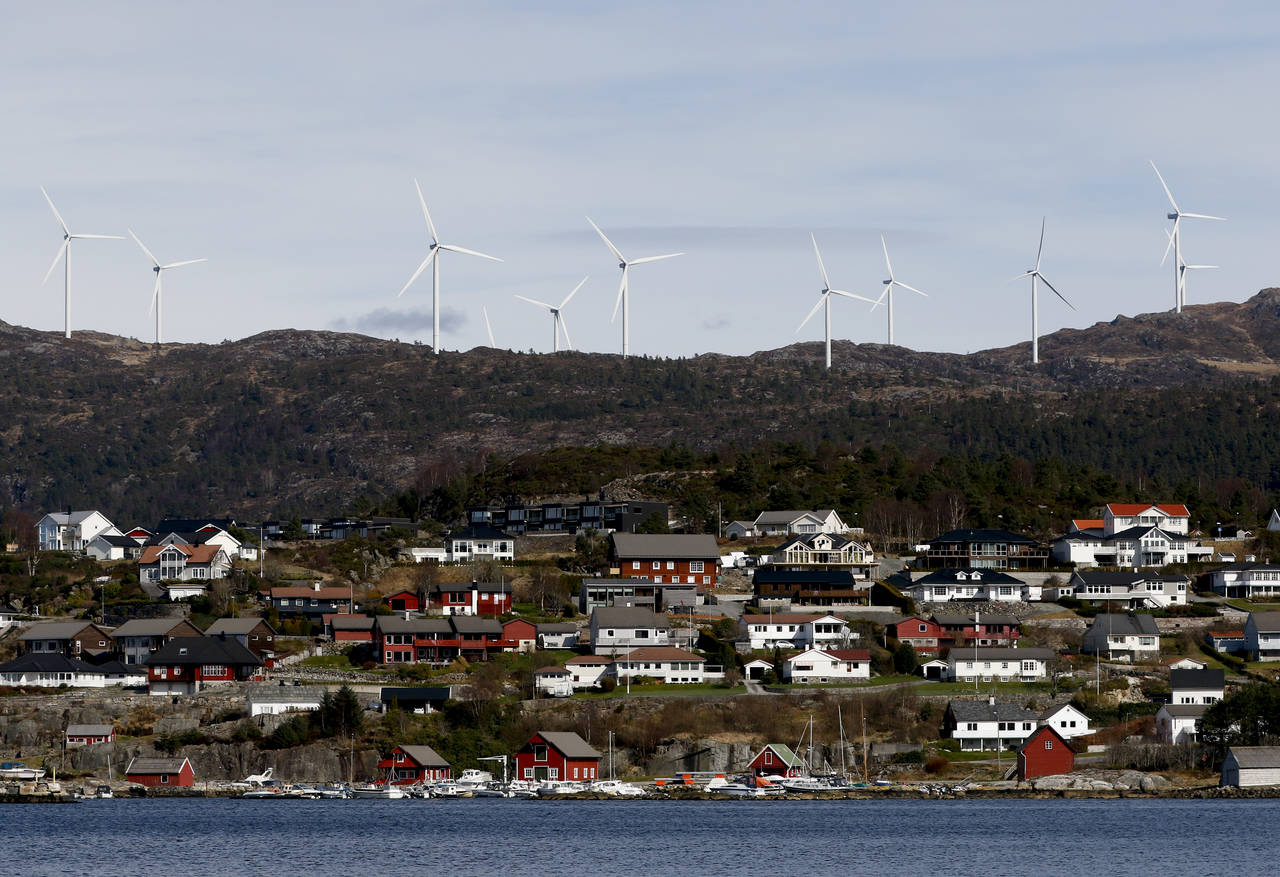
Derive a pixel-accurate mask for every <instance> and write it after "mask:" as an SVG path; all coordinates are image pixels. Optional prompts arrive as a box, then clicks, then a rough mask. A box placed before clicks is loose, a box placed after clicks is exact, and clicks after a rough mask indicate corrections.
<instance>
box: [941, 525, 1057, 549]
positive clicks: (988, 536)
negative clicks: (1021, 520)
mask: <svg viewBox="0 0 1280 877" xmlns="http://www.w3.org/2000/svg"><path fill="white" fill-rule="evenodd" d="M935 542H1012V543H1015V544H1018V545H1035V544H1036V540H1034V539H1031V538H1029V537H1027V536H1019V535H1018V534H1017V533H1011V532H1009V531H1008V530H997V529H981V530H967V529H966V530H950V531H948V532H946V533H943V534H942V535H941V536H935V537H934V538H932V539H930V540H929V543H930V544H933V543H935Z"/></svg>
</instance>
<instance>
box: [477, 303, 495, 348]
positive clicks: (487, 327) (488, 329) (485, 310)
mask: <svg viewBox="0 0 1280 877" xmlns="http://www.w3.org/2000/svg"><path fill="white" fill-rule="evenodd" d="M480 311H481V313H483V314H484V330H485V331H486V332H488V333H489V346H490V347H492V348H494V349H495V350H496V349H497V347H498V342H496V341H494V340H493V326H491V325H490V324H489V309H488V308H487V307H485V306H484V305H480Z"/></svg>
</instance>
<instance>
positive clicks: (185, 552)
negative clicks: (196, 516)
mask: <svg viewBox="0 0 1280 877" xmlns="http://www.w3.org/2000/svg"><path fill="white" fill-rule="evenodd" d="M230 570H231V558H230V557H229V556H228V554H227V552H225V551H223V550H222V548H220V547H219V546H217V545H181V544H177V543H173V544H168V545H148V546H146V547H145V548H143V549H142V554H141V555H140V556H139V557H138V580H139V581H142V582H194V583H196V584H198V585H200V586H201V587H200V588H199V589H198V590H199V592H203V590H204V588H203V583H204V582H208V581H211V580H213V579H222V578H226V576H227V573H228V572H230ZM185 596H191V595H189V594H188V595H185ZM169 598H170V599H171V600H174V599H176V600H180V599H183V595H175V594H174V593H172V591H171V593H170V595H169Z"/></svg>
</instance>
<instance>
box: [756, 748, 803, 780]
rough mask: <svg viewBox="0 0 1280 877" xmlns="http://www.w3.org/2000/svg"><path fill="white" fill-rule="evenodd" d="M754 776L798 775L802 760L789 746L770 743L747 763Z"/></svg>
mask: <svg viewBox="0 0 1280 877" xmlns="http://www.w3.org/2000/svg"><path fill="white" fill-rule="evenodd" d="M747 769H748V770H750V771H751V772H752V773H753V774H755V775H756V776H758V777H759V776H774V775H775V774H776V775H777V776H782V777H798V776H801V775H802V774H803V773H804V772H805V770H804V760H803V759H801V758H800V756H798V755H796V754H795V753H794V752H792V751H791V747H790V746H786V745H784V744H782V743H770V744H768V745H766V746H765V747H764V748H763V749H761V750H760V752H759V753H758V754H757V755H756V756H755V758H753V759H751V763H750V764H748V765H747Z"/></svg>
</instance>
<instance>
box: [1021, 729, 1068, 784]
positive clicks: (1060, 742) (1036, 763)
mask: <svg viewBox="0 0 1280 877" xmlns="http://www.w3.org/2000/svg"><path fill="white" fill-rule="evenodd" d="M1075 768H1076V751H1075V750H1074V749H1072V748H1071V744H1070V743H1069V742H1068V741H1067V738H1065V737H1063V736H1062V735H1061V734H1059V733H1058V732H1057V731H1055V730H1054V729H1053V726H1052V725H1044V726H1043V727H1041V728H1040V730H1038V731H1036V732H1035V733H1034V734H1032V735H1031V736H1030V737H1028V738H1027V742H1025V743H1023V744H1022V746H1020V747H1019V748H1018V779H1019V780H1028V779H1031V778H1032V777H1047V776H1053V775H1054V774H1059V773H1071V771H1073V770H1075Z"/></svg>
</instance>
